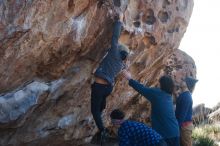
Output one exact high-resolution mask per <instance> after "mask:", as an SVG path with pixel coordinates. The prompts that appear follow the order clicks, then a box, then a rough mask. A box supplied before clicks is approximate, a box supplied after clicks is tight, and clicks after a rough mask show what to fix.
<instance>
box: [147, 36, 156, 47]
mask: <svg viewBox="0 0 220 146" xmlns="http://www.w3.org/2000/svg"><path fill="white" fill-rule="evenodd" d="M149 39H150V43H151V44H152V45H157V42H156V40H155V37H153V36H150V37H149Z"/></svg>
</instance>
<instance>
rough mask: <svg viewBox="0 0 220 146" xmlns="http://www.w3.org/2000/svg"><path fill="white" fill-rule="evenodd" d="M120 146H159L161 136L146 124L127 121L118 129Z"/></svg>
mask: <svg viewBox="0 0 220 146" xmlns="http://www.w3.org/2000/svg"><path fill="white" fill-rule="evenodd" d="M118 137H119V146H157V144H158V143H159V141H160V140H161V139H162V137H161V136H160V134H158V133H157V132H156V131H154V130H153V129H152V128H149V127H148V126H147V125H145V124H144V123H140V122H135V121H128V120H127V121H125V122H124V123H122V124H121V126H120V128H119V129H118Z"/></svg>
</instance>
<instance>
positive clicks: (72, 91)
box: [0, 0, 196, 146]
mask: <svg viewBox="0 0 220 146" xmlns="http://www.w3.org/2000/svg"><path fill="white" fill-rule="evenodd" d="M192 8H193V1H192V0H178V1H175V0H162V1H156V0H120V1H119V0H118V1H116V0H115V1H112V0H106V1H102V0H99V1H98V0H10V1H9V0H7V1H5V0H0V92H1V96H0V113H1V114H0V129H1V130H0V137H1V138H0V145H1V146H7V145H16V146H24V145H27V146H28V145H31V146H35V145H44V146H46V145H48V146H49V145H80V144H82V143H87V142H89V141H90V140H91V137H92V136H93V135H94V133H95V132H96V130H97V129H96V127H95V124H94V121H93V118H92V116H91V113H90V84H91V82H92V73H93V71H94V70H95V69H96V67H97V65H98V64H99V62H100V61H101V59H102V58H103V56H104V55H105V53H106V51H107V48H108V47H109V45H110V39H111V30H112V23H113V20H112V18H113V12H114V11H115V10H118V9H121V10H122V11H123V12H124V14H125V19H124V27H123V31H122V35H121V37H120V41H121V42H123V43H125V44H126V45H128V46H129V48H130V49H131V56H130V59H129V60H130V64H129V70H130V71H131V72H132V74H133V77H134V78H135V79H137V80H139V81H140V82H142V83H143V84H146V85H148V86H157V82H158V79H159V77H160V76H161V75H163V74H168V75H171V76H172V77H173V78H174V79H175V80H176V81H177V82H176V83H177V87H178V88H177V90H176V94H177V93H178V92H179V86H180V85H179V84H178V81H179V80H181V78H182V77H183V76H185V75H191V76H196V67H195V63H194V61H193V59H192V58H191V57H189V56H188V55H187V54H186V53H184V52H182V51H180V50H178V46H179V44H180V41H181V39H182V37H183V35H184V33H185V31H186V28H187V25H188V23H189V19H190V16H191V13H192ZM192 49H193V48H192ZM176 94H175V95H176ZM119 107H120V108H122V109H123V110H125V112H126V113H127V115H126V116H127V117H129V118H132V119H135V120H139V121H143V122H146V123H149V122H150V119H149V115H150V104H149V102H147V101H146V100H145V99H144V98H142V97H140V96H139V95H138V94H137V92H135V91H134V90H133V89H132V88H130V87H129V86H128V85H127V82H126V81H125V80H123V79H122V77H120V76H118V77H117V80H116V83H115V88H114V91H113V93H112V94H111V96H109V98H108V102H107V108H106V111H105V113H104V117H105V122H106V125H109V120H108V115H109V112H110V111H111V110H112V109H113V108H119Z"/></svg>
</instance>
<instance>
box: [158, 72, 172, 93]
mask: <svg viewBox="0 0 220 146" xmlns="http://www.w3.org/2000/svg"><path fill="white" fill-rule="evenodd" d="M159 82H160V89H161V90H163V91H165V92H166V93H168V94H172V93H173V90H174V82H173V80H172V78H171V77H170V76H167V75H164V76H162V77H161V78H160V80H159Z"/></svg>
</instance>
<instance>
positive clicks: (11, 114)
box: [0, 79, 63, 123]
mask: <svg viewBox="0 0 220 146" xmlns="http://www.w3.org/2000/svg"><path fill="white" fill-rule="evenodd" d="M62 83H63V79H60V80H57V81H53V82H52V83H50V84H48V83H43V82H38V81H34V82H32V83H30V84H28V85H27V86H25V87H24V88H22V89H20V90H18V91H15V92H12V93H7V94H5V95H2V96H0V113H1V114H0V123H7V122H10V121H14V120H16V119H18V118H19V117H20V116H21V115H24V114H25V113H26V112H27V111H28V110H29V109H30V108H31V107H32V106H34V105H36V104H38V98H39V97H40V95H41V94H42V93H44V92H45V91H49V92H54V91H55V90H56V89H57V88H58V87H59V86H60V85H61V84H62Z"/></svg>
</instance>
